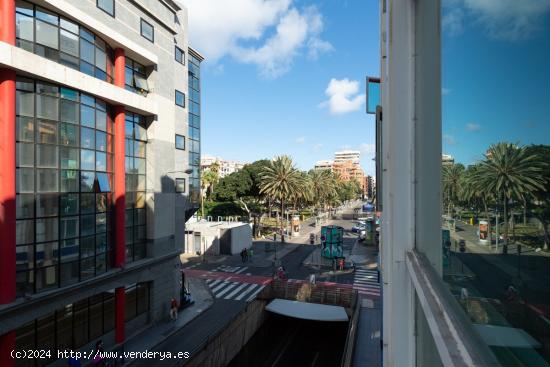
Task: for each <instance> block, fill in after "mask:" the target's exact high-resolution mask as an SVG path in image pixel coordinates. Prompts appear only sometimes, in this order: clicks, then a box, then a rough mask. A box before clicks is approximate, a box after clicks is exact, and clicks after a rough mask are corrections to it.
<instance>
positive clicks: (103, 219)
mask: <svg viewBox="0 0 550 367" xmlns="http://www.w3.org/2000/svg"><path fill="white" fill-rule="evenodd" d="M95 230H96V233H104V232H107V214H106V213H101V214H97V215H96V227H95Z"/></svg>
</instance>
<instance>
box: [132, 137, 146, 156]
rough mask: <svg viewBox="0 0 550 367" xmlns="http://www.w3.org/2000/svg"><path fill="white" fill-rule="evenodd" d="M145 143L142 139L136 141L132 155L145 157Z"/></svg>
mask: <svg viewBox="0 0 550 367" xmlns="http://www.w3.org/2000/svg"><path fill="white" fill-rule="evenodd" d="M146 147H147V145H146V144H145V143H144V142H142V141H136V142H135V144H134V155H135V156H136V157H140V158H145V149H146Z"/></svg>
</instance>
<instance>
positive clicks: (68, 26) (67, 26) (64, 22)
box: [59, 18, 78, 34]
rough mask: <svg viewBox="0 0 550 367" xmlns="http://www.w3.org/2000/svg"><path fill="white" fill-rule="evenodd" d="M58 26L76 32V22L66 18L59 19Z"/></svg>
mask: <svg viewBox="0 0 550 367" xmlns="http://www.w3.org/2000/svg"><path fill="white" fill-rule="evenodd" d="M59 26H60V27H61V28H63V29H66V30H68V31H71V32H73V33H75V34H78V24H76V23H73V22H71V21H68V20H67V19H63V18H61V19H59Z"/></svg>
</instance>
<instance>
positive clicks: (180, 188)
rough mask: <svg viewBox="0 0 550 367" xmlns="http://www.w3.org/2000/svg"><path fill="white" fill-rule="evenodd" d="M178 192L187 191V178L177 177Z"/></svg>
mask: <svg viewBox="0 0 550 367" xmlns="http://www.w3.org/2000/svg"><path fill="white" fill-rule="evenodd" d="M176 192H181V193H184V192H185V178H176Z"/></svg>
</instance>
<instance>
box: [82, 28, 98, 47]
mask: <svg viewBox="0 0 550 367" xmlns="http://www.w3.org/2000/svg"><path fill="white" fill-rule="evenodd" d="M80 37H82V38H84V39H85V40H87V41H90V42H92V43H93V42H94V41H95V37H94V34H93V33H91V32H90V31H88V30H87V29H86V28H84V27H80Z"/></svg>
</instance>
